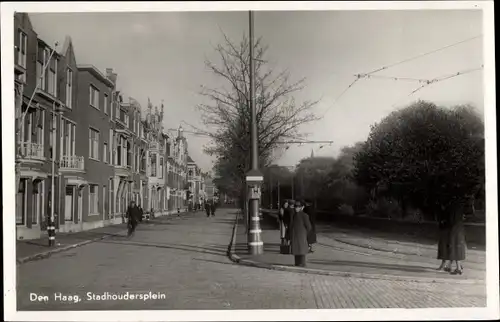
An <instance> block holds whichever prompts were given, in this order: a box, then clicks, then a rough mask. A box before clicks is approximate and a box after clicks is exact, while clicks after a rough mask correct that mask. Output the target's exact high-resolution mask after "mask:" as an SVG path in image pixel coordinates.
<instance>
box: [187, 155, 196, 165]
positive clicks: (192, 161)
mask: <svg viewBox="0 0 500 322" xmlns="http://www.w3.org/2000/svg"><path fill="white" fill-rule="evenodd" d="M187 162H188V163H195V162H194V160H193V159H192V158H191V157H190V156H189V155H188V156H187Z"/></svg>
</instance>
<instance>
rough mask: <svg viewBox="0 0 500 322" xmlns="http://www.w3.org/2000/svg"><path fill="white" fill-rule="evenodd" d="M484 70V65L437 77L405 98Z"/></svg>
mask: <svg viewBox="0 0 500 322" xmlns="http://www.w3.org/2000/svg"><path fill="white" fill-rule="evenodd" d="M482 69H484V65H481V67H478V68H472V69H465V70H462V71H459V72H456V73H453V74H447V75H444V76H440V77H436V78H434V79H432V80H429V81H428V82H427V83H425V84H424V85H422V86H419V87H417V88H416V89H414V90H413V91H411V92H410V93H409V94H408V95H406V96H405V97H404V98H407V97H410V96H412V95H413V94H415V93H416V92H418V91H420V90H422V89H424V88H426V87H428V86H430V85H433V84H436V83H439V82H442V81H445V80H449V79H451V78H455V77H458V76H463V75H467V74H470V73H473V72H477V71H479V70H482ZM400 101H401V100H398V101H397V102H396V103H394V104H393V105H392V107H395V106H396V105H397V104H398V103H399V102H400Z"/></svg>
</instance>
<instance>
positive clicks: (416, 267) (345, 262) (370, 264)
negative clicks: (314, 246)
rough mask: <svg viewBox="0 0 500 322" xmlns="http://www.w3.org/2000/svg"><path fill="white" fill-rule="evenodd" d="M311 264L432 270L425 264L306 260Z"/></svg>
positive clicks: (409, 270) (415, 270)
mask: <svg viewBox="0 0 500 322" xmlns="http://www.w3.org/2000/svg"><path fill="white" fill-rule="evenodd" d="M308 262H309V263H311V264H318V265H332V266H357V267H367V268H377V269H389V270H395V271H403V272H414V273H415V272H417V273H418V272H431V271H432V272H434V270H433V269H432V268H430V267H425V266H415V265H412V266H408V265H397V264H381V263H370V262H356V261H335V260H318V259H312V260H309V261H308Z"/></svg>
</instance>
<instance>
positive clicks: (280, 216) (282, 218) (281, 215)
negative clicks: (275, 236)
mask: <svg viewBox="0 0 500 322" xmlns="http://www.w3.org/2000/svg"><path fill="white" fill-rule="evenodd" d="M287 209H288V200H285V202H284V203H283V206H282V207H280V208H279V212H278V223H279V225H280V238H281V245H285V242H286V239H285V237H286V225H285V211H287Z"/></svg>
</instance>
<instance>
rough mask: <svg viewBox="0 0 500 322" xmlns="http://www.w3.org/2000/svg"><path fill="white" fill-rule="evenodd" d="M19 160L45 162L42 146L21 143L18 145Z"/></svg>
mask: <svg viewBox="0 0 500 322" xmlns="http://www.w3.org/2000/svg"><path fill="white" fill-rule="evenodd" d="M19 146H20V153H21V160H23V161H35V162H37V161H38V162H43V161H45V156H44V146H43V144H39V143H32V142H21V143H19Z"/></svg>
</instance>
